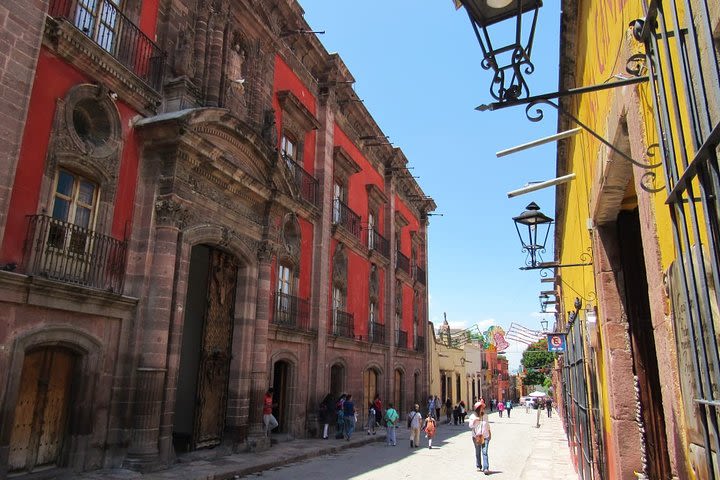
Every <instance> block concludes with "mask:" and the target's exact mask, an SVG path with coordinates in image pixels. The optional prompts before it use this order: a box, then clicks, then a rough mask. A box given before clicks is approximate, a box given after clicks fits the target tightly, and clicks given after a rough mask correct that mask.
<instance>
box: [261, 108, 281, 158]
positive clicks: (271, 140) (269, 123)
mask: <svg viewBox="0 0 720 480" xmlns="http://www.w3.org/2000/svg"><path fill="white" fill-rule="evenodd" d="M262 138H263V140H265V142H266V143H267V144H268V145H269V146H270V147H272V148H273V149H277V144H278V137H277V128H276V127H275V110H274V109H272V108H268V109H267V110H265V113H264V115H263V127H262Z"/></svg>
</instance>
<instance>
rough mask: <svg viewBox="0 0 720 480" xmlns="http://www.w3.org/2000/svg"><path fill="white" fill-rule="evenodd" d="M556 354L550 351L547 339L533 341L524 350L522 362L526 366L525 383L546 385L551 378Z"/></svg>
mask: <svg viewBox="0 0 720 480" xmlns="http://www.w3.org/2000/svg"><path fill="white" fill-rule="evenodd" d="M554 361H555V354H554V353H551V352H548V345H547V340H546V339H544V338H543V339H541V340H539V341H537V342H535V343H531V344H530V345H528V347H527V348H526V349H525V351H524V352H523V356H522V360H520V364H521V365H522V366H523V367H525V372H526V374H525V378H524V379H523V384H524V385H545V383H547V382H548V381H549V380H550V372H551V370H552V365H553V362H554Z"/></svg>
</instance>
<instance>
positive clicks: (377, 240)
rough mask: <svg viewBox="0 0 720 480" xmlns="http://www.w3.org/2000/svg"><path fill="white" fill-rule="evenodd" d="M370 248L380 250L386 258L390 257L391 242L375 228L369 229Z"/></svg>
mask: <svg viewBox="0 0 720 480" xmlns="http://www.w3.org/2000/svg"><path fill="white" fill-rule="evenodd" d="M368 248H369V249H370V250H374V251H376V252H378V253H379V254H380V255H382V256H383V257H385V258H388V259H389V258H390V242H389V241H388V239H387V238H385V237H383V236H382V235H380V233H378V231H377V230H375V229H374V228H373V229H372V230H369V231H368Z"/></svg>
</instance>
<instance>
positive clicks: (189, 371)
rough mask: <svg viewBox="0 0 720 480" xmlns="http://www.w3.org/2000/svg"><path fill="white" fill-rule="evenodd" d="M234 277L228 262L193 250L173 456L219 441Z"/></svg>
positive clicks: (203, 250) (212, 253)
mask: <svg viewBox="0 0 720 480" xmlns="http://www.w3.org/2000/svg"><path fill="white" fill-rule="evenodd" d="M237 272H238V267H237V263H236V261H235V259H234V257H233V256H231V255H229V254H227V253H225V252H223V251H221V250H217V249H213V248H211V247H208V246H205V245H196V246H194V247H193V249H192V252H191V254H190V268H189V272H188V290H187V295H186V302H185V319H184V324H183V337H182V346H181V352H180V367H179V372H178V383H177V393H176V397H175V418H174V424H173V445H174V447H175V450H176V452H178V453H180V452H187V451H190V450H196V449H198V448H205V447H213V446H215V445H218V444H219V443H220V442H221V441H222V435H223V430H224V427H225V413H226V406H227V393H228V391H227V387H228V380H229V373H230V358H231V353H232V335H233V323H234V306H235V290H236V287H237Z"/></svg>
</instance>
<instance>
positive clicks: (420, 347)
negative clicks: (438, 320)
mask: <svg viewBox="0 0 720 480" xmlns="http://www.w3.org/2000/svg"><path fill="white" fill-rule="evenodd" d="M415 351H416V352H424V351H425V337H417V338H416V339H415Z"/></svg>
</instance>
